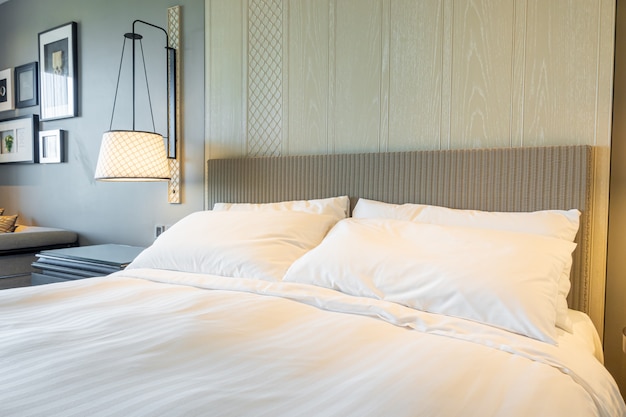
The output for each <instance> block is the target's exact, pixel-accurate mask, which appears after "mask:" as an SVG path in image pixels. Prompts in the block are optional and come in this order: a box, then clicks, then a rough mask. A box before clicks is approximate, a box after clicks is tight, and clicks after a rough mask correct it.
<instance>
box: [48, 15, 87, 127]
mask: <svg viewBox="0 0 626 417" xmlns="http://www.w3.org/2000/svg"><path fill="white" fill-rule="evenodd" d="M77 32H78V24H77V23H76V22H69V23H66V24H64V25H61V26H58V27H55V28H52V29H49V30H46V31H45V32H41V33H39V105H40V113H41V115H40V117H41V120H55V119H64V118H68V117H76V116H78V56H77V51H78V48H77Z"/></svg>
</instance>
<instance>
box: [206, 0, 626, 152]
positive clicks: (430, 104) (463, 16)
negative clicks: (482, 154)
mask: <svg viewBox="0 0 626 417" xmlns="http://www.w3.org/2000/svg"><path fill="white" fill-rule="evenodd" d="M206 1H207V7H206V10H207V20H206V21H207V87H208V88H207V109H208V110H207V122H208V123H207V144H208V147H207V155H213V156H219V155H223V154H229V155H232V154H239V153H240V154H246V152H247V151H248V141H249V140H250V138H248V137H247V135H248V133H247V131H246V126H247V124H248V123H249V117H250V115H249V114H247V112H248V111H249V110H248V109H250V108H254V105H256V104H257V103H249V100H261V101H263V100H264V97H258V98H257V97H256V96H253V97H251V94H250V91H249V89H250V88H253V86H254V83H252V84H251V83H250V80H249V79H248V72H249V70H250V69H249V68H248V61H247V59H248V54H249V50H248V49H249V48H250V45H255V48H256V45H258V43H259V41H260V42H261V43H262V39H260V40H259V39H249V36H262V33H259V34H250V33H248V32H247V30H248V28H249V25H248V22H247V19H248V18H249V13H248V11H249V9H251V8H252V6H253V5H254V4H255V1H256V0H206ZM274 1H281V0H274ZM282 2H283V7H282V10H283V13H282V19H283V20H284V22H283V31H284V34H283V42H284V43H285V45H283V47H282V49H281V51H282V54H283V55H282V56H281V57H278V58H277V59H278V60H280V59H282V60H283V62H282V63H280V64H281V65H282V68H283V73H284V74H283V85H282V86H280V87H281V89H280V91H281V92H282V93H283V94H284V97H283V99H282V100H277V101H276V104H274V106H280V107H281V108H280V109H278V108H277V109H274V110H275V113H276V114H281V115H282V118H283V119H282V120H281V124H280V126H279V128H280V129H282V131H281V132H275V131H273V132H271V135H272V136H273V137H276V135H278V134H279V135H280V137H282V141H283V143H282V146H281V152H282V153H285V154H304V153H325V152H329V153H338V152H356V151H378V150H405V149H450V148H478V147H503V146H504V147H507V146H541V145H558V144H592V145H596V144H602V145H608V144H609V142H610V140H609V137H610V118H611V112H610V108H611V93H610V91H611V80H612V47H613V42H612V34H613V28H614V15H613V12H614V10H615V4H614V1H612V0H554V1H543V0H421V1H413V0H316V1H304V0H282ZM277 65H278V64H277ZM252 69H254V70H255V68H252ZM267 94H272V91H271V90H270V91H268V92H267ZM267 98H268V99H269V97H267ZM261 104H262V103H261ZM269 110H272V109H268V114H271V111H269ZM256 132H257V131H256V130H255V133H256ZM262 133H263V132H261V134H260V136H255V138H254V140H255V141H257V140H261V141H262V140H263V134H262ZM269 134H270V132H268V135H269Z"/></svg>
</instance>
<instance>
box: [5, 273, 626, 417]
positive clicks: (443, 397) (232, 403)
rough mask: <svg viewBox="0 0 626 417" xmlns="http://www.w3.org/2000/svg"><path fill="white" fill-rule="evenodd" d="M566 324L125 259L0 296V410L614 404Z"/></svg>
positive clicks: (504, 410)
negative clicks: (487, 321)
mask: <svg viewBox="0 0 626 417" xmlns="http://www.w3.org/2000/svg"><path fill="white" fill-rule="evenodd" d="M560 336H561V334H560ZM563 336H564V337H559V346H558V347H555V346H552V345H549V344H546V343H542V342H538V341H536V340H533V339H530V338H527V337H524V336H519V335H515V334H512V333H509V332H506V331H503V330H498V329H495V328H491V327H489V326H486V325H482V324H478V323H475V322H471V321H467V320H463V319H457V318H452V317H445V316H440V315H434V314H428V313H422V312H418V311H415V310H412V309H410V308H406V307H402V306H399V305H396V304H393V303H388V302H384V301H379V300H372V299H361V298H358V297H351V296H347V295H343V294H341V293H339V292H336V291H333V290H328V289H322V288H317V287H311V286H308V285H304V284H293V283H280V282H265V281H256V280H246V279H231V278H222V277H216V276H210V275H201V274H190V273H180V272H172V271H162V270H149V269H137V270H132V271H123V272H120V273H118V274H115V275H114V276H110V277H105V278H94V279H86V280H81V281H76V282H71V283H63V284H52V285H48V286H45V287H30V288H21V289H15V290H10V291H3V292H0V341H1V343H0V370H1V372H0V396H1V397H2V398H0V415H2V416H20V417H23V416H64V417H71V416H86V415H89V416H120V415H127V416H130V415H132V416H199V415H202V416H342V417H345V416H359V417H363V416H394V417H402V416H413V417H414V416H429V417H433V416H446V417H447V416H464V417H471V416H480V417H487V416H506V417H517V416H520V417H521V416H523V417H527V416H551V417H559V416H563V417H572V416H585V417H591V416H606V417H615V416H625V415H626V407H625V406H624V402H623V400H622V398H621V396H620V394H619V391H618V389H617V387H616V385H615V383H614V381H613V379H612V378H611V377H610V375H609V374H608V372H607V371H606V369H605V368H604V367H603V366H602V365H601V364H600V362H599V361H598V360H597V359H596V357H594V354H593V353H592V352H591V348H590V347H589V346H590V345H589V342H588V339H587V341H586V342H582V341H581V340H582V339H581V340H578V339H576V338H575V337H573V336H572V337H571V338H570V337H568V336H567V335H563ZM581 344H582V345H586V348H581Z"/></svg>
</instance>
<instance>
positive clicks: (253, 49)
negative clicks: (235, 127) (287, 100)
mask: <svg viewBox="0 0 626 417" xmlns="http://www.w3.org/2000/svg"><path fill="white" fill-rule="evenodd" d="M282 84H283V4H282V0H250V1H249V3H248V131H247V135H248V155H249V156H278V155H280V154H281V145H282V121H283V106H282V102H283V88H282Z"/></svg>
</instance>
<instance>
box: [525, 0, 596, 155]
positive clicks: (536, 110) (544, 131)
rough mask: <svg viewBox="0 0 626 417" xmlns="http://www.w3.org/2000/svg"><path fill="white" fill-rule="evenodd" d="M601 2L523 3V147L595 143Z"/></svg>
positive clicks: (576, 0)
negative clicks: (525, 25) (526, 6)
mask: <svg viewBox="0 0 626 417" xmlns="http://www.w3.org/2000/svg"><path fill="white" fill-rule="evenodd" d="M599 10H600V1H590V0H568V1H565V0H561V1H548V2H546V1H544V0H528V9H527V16H526V23H527V31H526V47H525V51H526V64H525V71H526V75H525V79H526V82H525V86H524V87H525V88H524V115H523V117H524V140H523V145H524V146H541V145H544V144H552V145H560V144H585V143H592V142H593V141H594V137H595V134H594V130H595V118H596V97H597V93H598V91H597V83H598V77H597V74H598V64H599V62H598V41H599V39H600V37H599V33H600V28H599V26H598V24H599V21H600V20H599V16H598V14H599Z"/></svg>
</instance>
